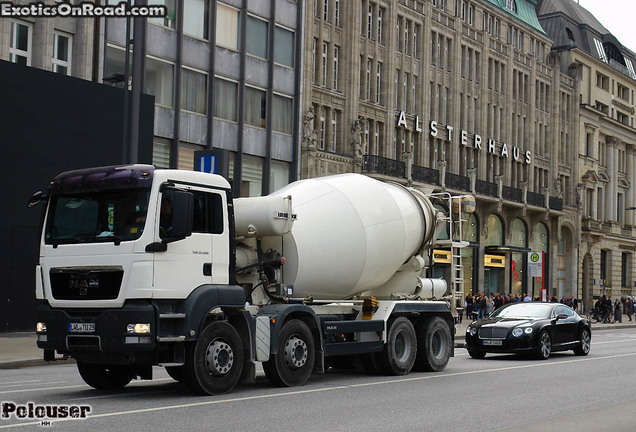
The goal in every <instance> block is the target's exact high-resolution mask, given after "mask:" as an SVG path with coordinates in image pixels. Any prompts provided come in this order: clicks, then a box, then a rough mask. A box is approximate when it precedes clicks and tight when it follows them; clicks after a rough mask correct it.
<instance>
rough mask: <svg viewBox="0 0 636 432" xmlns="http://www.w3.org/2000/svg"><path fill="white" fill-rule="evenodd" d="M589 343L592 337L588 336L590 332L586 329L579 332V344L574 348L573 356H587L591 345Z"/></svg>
mask: <svg viewBox="0 0 636 432" xmlns="http://www.w3.org/2000/svg"><path fill="white" fill-rule="evenodd" d="M591 342H592V335H591V334H590V331H589V330H588V329H586V328H584V329H583V330H581V341H580V342H579V344H578V346H577V347H576V348H574V354H576V355H579V356H585V355H588V354H589V352H590V347H591V344H592V343H591Z"/></svg>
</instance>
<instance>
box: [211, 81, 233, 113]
mask: <svg viewBox="0 0 636 432" xmlns="http://www.w3.org/2000/svg"><path fill="white" fill-rule="evenodd" d="M237 101H238V85H237V83H235V82H232V81H227V80H224V79H221V78H216V77H215V78H214V111H213V114H212V115H214V117H218V118H222V119H225V120H230V121H237Z"/></svg>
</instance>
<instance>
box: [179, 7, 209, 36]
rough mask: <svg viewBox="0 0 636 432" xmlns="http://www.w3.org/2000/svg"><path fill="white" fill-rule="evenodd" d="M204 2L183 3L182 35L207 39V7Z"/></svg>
mask: <svg viewBox="0 0 636 432" xmlns="http://www.w3.org/2000/svg"><path fill="white" fill-rule="evenodd" d="M209 4H210V2H208V1H205V0H190V1H187V2H183V33H184V34H187V35H190V36H194V37H197V38H200V39H208V13H209V11H208V6H209Z"/></svg>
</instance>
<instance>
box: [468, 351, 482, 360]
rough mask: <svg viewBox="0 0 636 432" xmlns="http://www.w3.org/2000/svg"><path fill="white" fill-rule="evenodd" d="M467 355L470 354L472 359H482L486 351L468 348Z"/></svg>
mask: <svg viewBox="0 0 636 432" xmlns="http://www.w3.org/2000/svg"><path fill="white" fill-rule="evenodd" d="M468 355H469V356H471V357H472V358H474V359H483V358H484V357H486V352H485V351H474V350H468Z"/></svg>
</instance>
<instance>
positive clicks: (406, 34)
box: [404, 20, 411, 55]
mask: <svg viewBox="0 0 636 432" xmlns="http://www.w3.org/2000/svg"><path fill="white" fill-rule="evenodd" d="M409 37H410V35H409V21H407V20H404V54H406V55H411V51H409Z"/></svg>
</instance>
